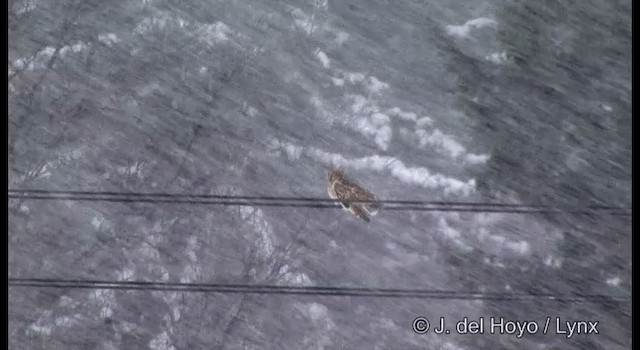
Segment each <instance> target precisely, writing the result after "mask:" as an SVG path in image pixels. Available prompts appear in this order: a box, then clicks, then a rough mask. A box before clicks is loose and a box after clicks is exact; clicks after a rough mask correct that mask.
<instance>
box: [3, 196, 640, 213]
mask: <svg viewBox="0 0 640 350" xmlns="http://www.w3.org/2000/svg"><path fill="white" fill-rule="evenodd" d="M8 192H9V198H10V199H28V200H73V201H103V202H123V203H174V204H190V205H225V206H265V207H305V208H317V209H335V208H340V206H338V205H337V204H338V203H340V202H345V201H341V200H337V199H327V198H314V197H278V196H225V195H211V194H175V193H140V192H111V191H106V192H98V191H60V190H39V189H24V190H9V191H8ZM372 202H375V203H379V204H381V205H382V207H383V209H384V210H410V211H445V212H447V211H457V212H496V213H497V212H499V213H522V214H527V213H554V212H555V213H575V214H592V213H595V212H607V213H608V214H611V215H616V216H630V215H631V209H629V208H624V207H615V206H605V205H588V206H550V205H540V204H538V205H527V204H512V203H482V202H452V201H449V202H447V201H418V200H372V201H348V203H352V204H354V203H372Z"/></svg>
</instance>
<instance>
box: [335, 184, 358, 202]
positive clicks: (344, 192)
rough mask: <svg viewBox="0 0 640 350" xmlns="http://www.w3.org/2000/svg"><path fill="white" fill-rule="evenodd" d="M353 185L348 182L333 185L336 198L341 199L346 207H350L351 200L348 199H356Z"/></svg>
mask: <svg viewBox="0 0 640 350" xmlns="http://www.w3.org/2000/svg"><path fill="white" fill-rule="evenodd" d="M353 190H354V189H353V186H352V185H351V184H348V183H342V182H336V183H335V184H334V185H333V191H334V192H335V194H336V198H337V199H338V200H340V201H341V204H342V205H343V206H344V207H345V208H349V202H348V201H347V200H349V199H350V200H354V199H355V198H354V191H353Z"/></svg>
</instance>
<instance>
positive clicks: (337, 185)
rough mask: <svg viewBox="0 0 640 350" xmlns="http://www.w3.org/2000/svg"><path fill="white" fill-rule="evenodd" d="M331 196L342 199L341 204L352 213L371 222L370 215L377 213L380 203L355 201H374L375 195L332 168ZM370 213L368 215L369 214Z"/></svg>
mask: <svg viewBox="0 0 640 350" xmlns="http://www.w3.org/2000/svg"><path fill="white" fill-rule="evenodd" d="M327 191H328V192H329V197H331V198H332V199H338V200H340V204H341V205H342V207H343V208H344V209H346V210H348V211H349V212H350V213H351V214H353V215H355V216H357V217H359V218H361V219H363V220H364V221H367V222H369V221H370V220H369V216H368V215H376V213H377V211H378V209H379V208H380V203H378V202H373V203H353V202H351V201H374V200H375V196H374V195H373V194H372V193H371V192H370V191H369V190H368V189H366V188H364V187H362V186H360V185H358V184H357V183H355V182H353V181H351V180H350V179H349V178H348V177H347V175H346V174H345V173H344V172H342V171H340V170H331V171H329V173H328V174H327ZM367 214H368V215H367Z"/></svg>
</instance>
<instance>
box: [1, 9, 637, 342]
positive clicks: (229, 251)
mask: <svg viewBox="0 0 640 350" xmlns="http://www.w3.org/2000/svg"><path fill="white" fill-rule="evenodd" d="M78 6H79V7H78ZM9 8H10V15H9V31H10V32H9V39H10V40H9V64H8V74H9V136H10V137H9V147H10V151H9V157H10V159H9V160H10V164H9V187H10V188H44V189H85V190H104V191H133V192H136V191H139V192H152V191H161V192H177V193H203V194H222V195H239V196H252V195H276V196H301V197H319V196H325V195H326V188H325V187H326V184H325V172H326V171H327V170H328V169H330V168H332V167H340V168H342V169H344V170H345V171H346V172H347V173H348V174H350V175H351V176H352V177H353V178H355V179H357V180H358V181H359V182H362V183H364V184H366V185H367V186H368V187H370V188H371V189H372V190H373V191H374V192H375V193H376V194H377V195H378V196H379V197H381V198H384V199H416V200H458V201H498V202H515V203H518V202H520V203H552V204H560V203H564V204H567V203H570V204H574V205H582V204H598V203H607V204H611V205H621V206H628V205H629V204H630V192H631V191H630V172H631V160H630V157H631V150H630V145H631V130H630V125H631V96H630V91H631V86H630V85H631V82H630V77H631V75H630V67H631V62H630V58H631V44H630V38H631V36H630V21H631V19H630V13H631V12H630V8H631V1H630V0H628V1H623V2H617V3H614V2H606V1H599V2H590V3H586V2H585V3H582V2H580V3H577V4H574V5H572V6H571V7H568V6H567V7H565V5H563V4H562V3H557V4H555V5H553V6H552V5H550V4H546V3H545V4H543V3H535V2H531V3H527V4H519V3H514V2H511V1H502V0H498V1H489V0H486V1H479V2H468V1H459V0H456V1H451V2H442V1H440V2H438V1H430V2H383V1H363V0H354V1H350V2H341V1H327V0H323V1H321V0H305V1H301V2H295V1H291V2H286V1H270V2H261V1H200V0H197V1H191V2H184V3H175V4H170V3H169V2H165V1H160V0H145V1H139V2H128V3H126V2H125V3H122V4H118V5H113V4H111V3H101V2H89V3H82V4H81V5H78V4H76V3H73V2H68V3H65V2H57V3H56V2H47V1H44V0H38V1H33V0H30V1H11V2H10V4H9ZM9 210H10V212H9V215H10V220H9V232H8V236H9V237H8V239H9V275H10V276H12V277H43V278H46V277H62V278H89V279H109V280H145V281H173V282H184V283H189V282H220V283H240V284H243V283H261V284H274V285H304V286H314V285H318V286H358V287H374V288H409V289H415V288H427V289H438V290H440V289H442V290H459V291H472V292H475V291H479V292H482V291H484V292H516V293H529V292H543V293H559V294H567V293H572V292H576V293H591V294H612V295H620V296H627V295H629V293H630V290H631V248H630V244H629V243H630V242H631V227H630V220H629V219H625V218H620V217H612V216H597V217H596V216H593V217H583V216H566V215H564V216H558V215H555V216H552V215H547V216H544V215H536V216H531V215H529V216H526V215H514V214H501V213H432V212H410V211H393V212H391V211H388V212H384V211H381V212H380V214H378V215H377V216H376V217H375V218H374V219H373V220H372V222H371V223H369V224H366V223H364V222H361V221H359V220H357V219H354V218H353V217H351V216H349V215H347V214H346V213H345V212H343V211H339V210H315V209H313V208H259V207H206V206H188V205H175V204H139V203H138V204H135V203H101V202H73V201H60V202H38V201H13V200H12V201H10V202H9ZM418 316H426V317H429V318H433V319H437V318H439V317H440V316H443V317H445V318H446V319H447V321H451V322H454V321H456V320H460V319H462V318H463V317H469V318H476V319H478V318H479V317H505V318H507V319H509V320H519V321H524V320H535V321H538V322H542V323H543V321H544V319H545V317H547V316H550V317H554V318H555V317H560V318H562V319H567V320H578V321H582V320H584V321H598V322H599V328H598V329H599V331H600V334H598V335H579V336H575V337H573V338H571V339H567V337H566V336H563V335H541V334H538V335H529V336H525V337H523V338H516V337H515V336H514V335H495V334H485V335H475V336H470V335H466V336H462V335H457V334H454V332H452V334H450V335H440V336H438V335H435V334H433V333H429V334H426V335H419V334H415V333H414V332H413V331H412V329H411V322H412V321H413V320H414V319H415V318H416V317H418ZM9 337H10V338H9V347H10V348H11V349H22V348H29V349H38V348H43V349H44V348H46V349H55V348H65V349H73V348H91V349H93V348H96V349H138V348H149V349H176V350H177V349H205V348H206V349H210V348H220V349H425V348H428V349H510V348H519V349H547V348H549V349H551V348H562V349H627V348H629V347H630V345H631V309H630V303H617V302H613V301H612V302H606V303H604V302H601V303H597V302H596V303H589V304H580V303H559V302H553V301H542V302H532V301H507V302H492V301H478V300H410V299H397V300H396V299H368V298H358V297H348V298H340V297H310V296H296V297H293V296H273V295H263V296H257V295H229V294H225V295H218V294H200V293H178V292H157V291H156V292H141V291H104V290H96V291H91V290H38V289H23V288H19V289H18V288H10V289H9Z"/></svg>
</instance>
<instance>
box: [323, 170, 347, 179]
mask: <svg viewBox="0 0 640 350" xmlns="http://www.w3.org/2000/svg"><path fill="white" fill-rule="evenodd" d="M346 177H347V175H345V173H344V172H342V170H336V169H334V170H329V172H328V173H327V181H329V182H334V181H339V180H342V179H345V178H346Z"/></svg>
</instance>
